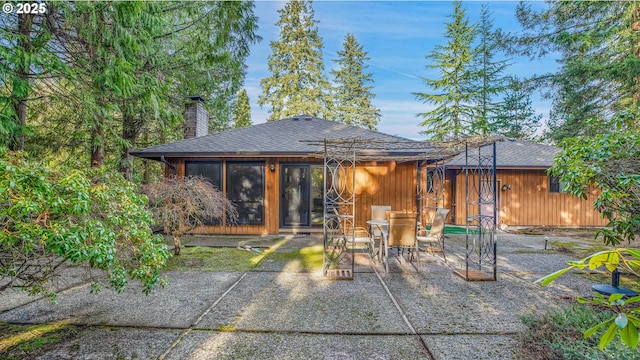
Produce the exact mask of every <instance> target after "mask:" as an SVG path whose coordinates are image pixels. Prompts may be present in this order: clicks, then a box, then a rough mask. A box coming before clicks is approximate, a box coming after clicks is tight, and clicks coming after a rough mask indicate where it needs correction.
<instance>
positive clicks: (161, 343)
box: [0, 234, 593, 359]
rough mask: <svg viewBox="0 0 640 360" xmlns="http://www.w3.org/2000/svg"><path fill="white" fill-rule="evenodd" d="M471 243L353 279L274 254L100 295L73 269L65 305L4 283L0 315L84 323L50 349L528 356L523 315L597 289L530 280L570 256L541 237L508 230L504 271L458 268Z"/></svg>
mask: <svg viewBox="0 0 640 360" xmlns="http://www.w3.org/2000/svg"><path fill="white" fill-rule="evenodd" d="M235 241H236V242H237V240H235ZM263 241H264V240H263V239H260V238H255V239H250V240H247V241H246V242H245V243H247V244H250V245H251V246H254V247H258V246H261V243H262V242H263ZM196 242H198V243H200V244H201V245H218V246H219V245H221V244H222V245H227V246H233V245H234V244H235V243H232V242H230V243H229V244H224V242H221V241H219V240H216V239H215V238H205V237H202V238H197V240H196ZM321 244H322V238H321V236H316V235H309V236H288V237H285V240H284V241H283V242H282V244H281V246H280V247H278V248H277V249H276V250H275V252H291V251H292V250H295V249H300V248H304V247H309V246H314V245H315V246H318V245H321ZM265 246H266V245H265ZM463 246H464V240H463V238H462V237H461V236H450V238H449V239H448V240H447V260H448V261H447V262H446V263H445V262H444V261H442V260H441V259H440V258H439V257H437V256H433V255H430V254H421V260H422V262H421V266H420V272H417V271H416V268H415V267H414V265H412V264H410V263H407V262H399V261H397V260H392V261H391V262H390V271H389V273H385V272H384V269H383V267H382V265H381V264H376V263H375V262H373V261H371V260H370V259H369V258H368V256H367V255H364V254H357V255H356V258H355V260H356V272H355V275H354V279H353V280H352V281H335V280H326V279H324V278H323V277H322V273H321V272H320V271H314V272H305V271H303V270H301V269H303V267H302V266H300V261H301V260H300V259H288V260H279V259H284V257H274V256H267V257H266V258H265V259H264V260H263V261H262V262H261V263H260V265H259V266H258V267H257V268H256V269H254V270H252V271H248V272H203V271H170V272H167V274H166V275H168V276H169V282H170V284H169V285H168V286H167V287H165V288H164V289H160V290H158V291H154V292H153V293H152V294H151V295H149V296H144V295H141V293H140V287H138V286H136V285H134V284H131V285H130V286H129V287H128V288H127V290H126V291H125V292H124V293H123V294H116V293H114V292H113V291H111V290H109V289H104V290H102V291H101V292H100V293H99V294H98V295H95V294H90V286H89V284H87V283H84V282H82V281H81V280H80V278H79V277H74V274H72V273H71V274H70V275H69V277H68V278H67V280H66V282H63V283H61V287H62V288H64V290H63V291H61V292H60V293H59V295H58V304H56V305H54V304H51V302H50V301H49V300H48V299H44V298H40V299H37V298H32V297H28V296H27V295H26V294H24V293H20V292H9V293H7V294H2V301H0V321H2V322H9V323H17V324H44V323H54V322H58V321H63V322H66V323H69V324H73V325H81V326H82V327H81V330H80V333H79V334H78V336H77V337H75V338H74V339H73V340H71V341H65V342H61V343H59V344H57V346H56V347H55V348H54V349H53V350H51V351H48V352H46V353H45V354H43V355H42V358H47V359H52V358H64V359H67V358H69V359H70V358H83V359H123V358H124V359H132V358H142V359H154V358H162V359H518V358H519V356H518V353H517V348H516V347H515V339H514V336H515V335H516V334H517V333H518V332H520V331H522V330H523V329H524V326H523V325H522V324H521V322H520V321H519V316H521V315H522V314H525V313H527V312H530V311H535V310H545V309H547V308H551V307H558V306H562V305H564V304H567V303H569V302H570V301H572V300H573V299H574V298H575V297H576V296H578V295H583V296H584V295H589V294H590V287H591V285H592V284H593V282H592V281H590V280H588V279H586V278H584V277H581V276H577V275H574V274H570V275H568V276H564V277H561V278H560V279H559V280H558V281H557V282H556V283H554V284H553V285H551V286H549V287H546V288H542V287H540V286H537V285H534V284H532V282H533V280H535V279H536V278H539V277H541V276H543V275H546V274H549V273H551V272H553V271H555V270H558V269H560V268H562V267H564V265H565V264H566V262H565V261H566V260H568V259H571V258H570V257H569V256H567V255H564V254H558V253H554V252H552V251H549V250H544V248H543V246H544V240H543V237H542V236H517V235H509V234H499V240H498V254H499V256H498V280H497V281H495V282H467V281H464V280H463V279H462V278H460V277H459V276H457V275H455V274H454V272H453V271H454V270H457V269H460V268H461V267H462V265H463V258H462V256H461V254H463V253H464V247H463ZM0 355H1V353H0Z"/></svg>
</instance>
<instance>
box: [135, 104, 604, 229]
mask: <svg viewBox="0 0 640 360" xmlns="http://www.w3.org/2000/svg"><path fill="white" fill-rule="evenodd" d="M207 124H208V115H207V114H206V111H205V110H204V108H203V107H202V104H201V103H200V102H199V101H194V102H193V103H191V104H188V105H187V109H186V110H185V139H184V140H180V141H175V142H171V143H166V144H161V145H157V146H152V147H148V148H144V149H140V150H137V151H134V152H132V154H133V155H134V156H137V157H140V158H146V159H152V160H157V161H162V162H164V163H165V164H166V166H165V174H166V175H170V174H176V175H178V176H184V175H201V176H204V177H206V178H208V179H209V180H210V181H211V183H212V184H213V185H214V186H216V187H217V188H219V189H220V190H221V191H223V192H224V193H225V194H226V195H227V197H228V198H229V200H231V201H232V202H233V203H234V204H235V205H236V206H237V209H238V212H239V215H240V217H239V219H238V221H237V223H236V224H226V223H225V222H224V220H223V221H222V222H221V223H211V224H208V225H206V226H203V227H201V228H199V229H197V230H195V231H194V233H196V234H198V233H199V234H261V235H262V234H277V233H284V232H294V233H295V232H315V231H317V232H321V231H322V229H323V227H322V223H323V190H324V174H325V173H324V159H323V157H322V152H323V147H322V146H321V145H319V144H321V143H322V141H323V140H324V139H361V140H370V141H371V142H374V143H403V142H404V143H406V144H409V145H410V146H407V147H406V148H405V149H401V148H393V149H392V150H389V149H384V148H377V149H375V150H368V151H367V156H366V160H364V158H363V160H359V161H358V162H357V166H356V170H355V180H354V183H355V194H356V200H355V224H356V226H366V221H367V220H368V219H369V218H370V212H371V206H372V205H390V206H391V207H392V209H393V210H398V211H411V212H416V211H417V207H418V205H417V198H418V196H417V191H416V189H417V174H418V163H419V162H418V161H415V160H414V161H409V160H406V159H410V158H411V157H416V156H419V155H420V154H423V153H425V152H428V151H429V149H428V148H427V146H426V145H424V146H422V147H421V146H420V144H424V143H422V142H419V141H412V140H408V139H404V138H401V137H397V136H393V135H388V134H384V133H381V132H377V131H372V130H367V129H363V128H359V127H355V126H350V125H345V124H342V123H337V122H333V121H328V120H324V119H319V118H316V117H311V116H305V115H300V116H296V117H291V118H287V119H282V120H278V121H274V122H267V123H262V124H256V125H252V126H249V127H245V128H239V129H232V130H227V131H223V132H218V133H214V134H207V131H206V127H207ZM557 151H558V150H557V148H554V147H549V146H546V145H540V144H535V143H532V142H525V141H509V140H507V141H501V142H498V151H497V153H498V156H497V166H498V167H499V170H498V172H497V175H498V176H497V178H498V188H499V189H500V191H498V196H499V197H498V207H499V209H500V212H499V220H498V222H499V223H501V224H505V225H510V226H511V225H558V226H565V225H569V226H601V225H603V224H604V221H603V220H601V219H600V218H599V217H598V214H597V213H596V212H595V211H594V210H593V209H592V206H591V201H585V200H581V199H577V198H573V197H569V196H567V195H566V194H562V193H561V192H560V190H559V188H558V187H557V186H558V184H557V182H554V180H553V179H552V178H550V177H548V176H547V175H546V173H545V170H546V169H547V168H548V167H549V166H550V165H551V161H552V158H553V156H554V155H555V154H556V153H557ZM402 159H405V160H402ZM460 159H462V161H461V160H460ZM463 168H464V157H462V158H461V157H459V156H458V157H454V158H453V159H451V161H450V162H448V163H446V166H445V169H446V182H445V194H444V202H445V207H449V208H451V209H452V210H453V211H452V215H451V216H450V218H449V222H453V223H455V224H464V221H465V215H464V214H465V210H464V203H465V200H464V197H465V189H464V188H463V187H462V186H459V184H462V183H463V181H464V171H463V170H462V169H463ZM461 177H462V178H461ZM502 189H506V190H504V191H502Z"/></svg>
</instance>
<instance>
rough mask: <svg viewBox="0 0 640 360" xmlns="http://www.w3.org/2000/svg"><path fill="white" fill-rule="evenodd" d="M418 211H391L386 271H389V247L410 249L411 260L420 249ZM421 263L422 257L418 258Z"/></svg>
mask: <svg viewBox="0 0 640 360" xmlns="http://www.w3.org/2000/svg"><path fill="white" fill-rule="evenodd" d="M417 221H418V220H417V214H416V213H411V212H409V213H405V212H390V213H389V235H388V236H387V237H386V239H385V241H384V253H383V262H384V266H385V271H387V272H389V248H392V247H395V248H398V249H408V250H409V252H410V254H409V256H410V260H409V261H411V258H413V253H414V252H415V251H416V250H417V249H418V247H417V241H416V225H417ZM417 260H418V265H420V262H419V261H420V258H419V257H418V258H417Z"/></svg>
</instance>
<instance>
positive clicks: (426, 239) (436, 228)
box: [416, 212, 447, 262]
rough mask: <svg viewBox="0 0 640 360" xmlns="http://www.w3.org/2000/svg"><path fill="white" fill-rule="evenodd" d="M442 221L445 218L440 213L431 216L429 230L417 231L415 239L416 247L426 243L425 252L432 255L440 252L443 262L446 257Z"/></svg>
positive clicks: (421, 229)
mask: <svg viewBox="0 0 640 360" xmlns="http://www.w3.org/2000/svg"><path fill="white" fill-rule="evenodd" d="M444 219H445V216H444V215H443V214H442V213H439V212H436V213H435V214H434V215H433V220H432V221H431V229H430V230H427V229H425V228H420V229H418V233H417V235H416V239H417V241H418V245H419V244H420V243H427V247H426V249H425V251H430V252H431V253H432V254H435V253H436V252H441V253H442V257H443V258H444V261H445V262H446V261H447V256H446V255H445V253H444ZM417 256H418V258H420V247H419V246H418V254H417Z"/></svg>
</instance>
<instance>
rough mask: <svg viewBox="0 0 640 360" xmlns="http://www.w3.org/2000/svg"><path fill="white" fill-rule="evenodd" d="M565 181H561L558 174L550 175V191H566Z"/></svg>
mask: <svg viewBox="0 0 640 360" xmlns="http://www.w3.org/2000/svg"><path fill="white" fill-rule="evenodd" d="M564 184H565V182H564V181H561V180H560V178H559V177H557V176H549V192H550V193H564V190H563V189H564Z"/></svg>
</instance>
